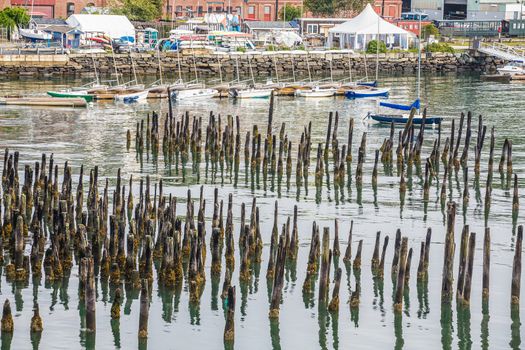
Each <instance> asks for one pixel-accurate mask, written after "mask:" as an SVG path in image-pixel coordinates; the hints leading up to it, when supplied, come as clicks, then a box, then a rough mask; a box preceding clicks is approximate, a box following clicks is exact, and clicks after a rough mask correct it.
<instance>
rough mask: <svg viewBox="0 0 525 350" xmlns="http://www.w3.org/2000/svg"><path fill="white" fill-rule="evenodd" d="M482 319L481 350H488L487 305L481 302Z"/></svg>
mask: <svg viewBox="0 0 525 350" xmlns="http://www.w3.org/2000/svg"><path fill="white" fill-rule="evenodd" d="M481 308H482V315H483V316H482V318H481V348H482V349H483V350H487V349H489V320H490V315H489V303H488V302H487V301H483V303H482V306H481Z"/></svg>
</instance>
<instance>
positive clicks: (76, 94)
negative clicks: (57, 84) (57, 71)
mask: <svg viewBox="0 0 525 350" xmlns="http://www.w3.org/2000/svg"><path fill="white" fill-rule="evenodd" d="M47 94H48V95H49V96H51V97H61V98H83V99H84V100H86V102H92V101H93V100H94V98H95V95H91V94H88V92H87V91H71V90H64V91H48V92H47Z"/></svg>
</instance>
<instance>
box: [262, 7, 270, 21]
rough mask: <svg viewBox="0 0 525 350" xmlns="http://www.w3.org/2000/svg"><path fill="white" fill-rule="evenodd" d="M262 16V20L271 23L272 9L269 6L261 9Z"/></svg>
mask: <svg viewBox="0 0 525 350" xmlns="http://www.w3.org/2000/svg"><path fill="white" fill-rule="evenodd" d="M263 11H264V12H263V14H264V20H265V21H271V20H272V8H271V7H270V6H264V9H263Z"/></svg>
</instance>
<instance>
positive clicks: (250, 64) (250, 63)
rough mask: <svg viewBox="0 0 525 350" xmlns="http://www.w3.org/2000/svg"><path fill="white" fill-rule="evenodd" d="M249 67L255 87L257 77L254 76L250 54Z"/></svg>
mask: <svg viewBox="0 0 525 350" xmlns="http://www.w3.org/2000/svg"><path fill="white" fill-rule="evenodd" d="M248 67H249V68H250V75H251V77H252V84H253V87H255V77H254V76H253V69H252V60H251V58H250V56H248Z"/></svg>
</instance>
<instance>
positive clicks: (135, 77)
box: [129, 52, 139, 85]
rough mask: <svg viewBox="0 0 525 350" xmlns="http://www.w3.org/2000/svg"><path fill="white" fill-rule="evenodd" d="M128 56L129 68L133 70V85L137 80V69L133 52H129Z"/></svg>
mask: <svg viewBox="0 0 525 350" xmlns="http://www.w3.org/2000/svg"><path fill="white" fill-rule="evenodd" d="M129 57H130V58H131V69H132V70H133V79H134V80H135V85H138V83H139V81H138V79H137V70H136V69H135V60H133V53H132V52H130V53H129Z"/></svg>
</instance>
